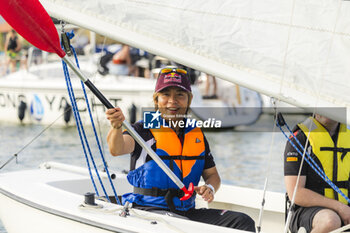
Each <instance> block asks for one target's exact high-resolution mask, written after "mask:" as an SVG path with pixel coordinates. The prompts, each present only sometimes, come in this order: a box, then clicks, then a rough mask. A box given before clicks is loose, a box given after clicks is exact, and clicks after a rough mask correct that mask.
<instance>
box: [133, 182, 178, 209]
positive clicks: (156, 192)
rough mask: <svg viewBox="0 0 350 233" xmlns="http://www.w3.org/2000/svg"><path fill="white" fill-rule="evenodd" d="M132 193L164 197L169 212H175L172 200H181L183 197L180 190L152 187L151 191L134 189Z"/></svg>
mask: <svg viewBox="0 0 350 233" xmlns="http://www.w3.org/2000/svg"><path fill="white" fill-rule="evenodd" d="M134 193H135V194H141V195H145V196H152V197H164V199H165V201H166V203H167V205H168V207H169V209H170V211H175V210H176V208H175V204H174V201H173V198H174V197H178V198H181V197H183V195H184V192H183V191H182V190H181V189H176V188H170V189H160V188H156V187H153V188H151V189H146V188H139V187H134Z"/></svg>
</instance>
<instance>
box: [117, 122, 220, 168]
mask: <svg viewBox="0 0 350 233" xmlns="http://www.w3.org/2000/svg"><path fill="white" fill-rule="evenodd" d="M132 127H133V128H134V129H135V131H136V132H137V133H138V134H139V135H140V136H141V137H142V138H143V140H145V142H146V143H147V144H148V145H149V146H151V148H152V149H153V150H154V151H156V143H155V139H154V137H153V134H152V132H151V131H150V130H149V129H144V128H143V122H141V121H139V122H136V123H135V124H133V125H132ZM123 134H129V132H128V131H124V132H123ZM129 135H130V134H129ZM203 136H204V145H205V155H204V156H205V157H204V169H208V168H212V167H214V166H215V162H214V158H213V155H212V154H211V152H210V148H209V143H208V141H207V139H206V137H205V135H203ZM180 141H181V143H183V136H182V137H180ZM149 160H152V158H151V157H150V156H149V155H147V153H146V151H145V150H144V149H143V148H142V147H141V146H140V144H138V143H137V142H136V141H135V149H134V151H133V152H131V159H130V170H134V169H135V168H137V167H138V166H139V165H142V164H143V163H145V162H148V161H149Z"/></svg>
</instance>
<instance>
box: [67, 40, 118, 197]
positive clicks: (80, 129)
mask: <svg viewBox="0 0 350 233" xmlns="http://www.w3.org/2000/svg"><path fill="white" fill-rule="evenodd" d="M66 35H67V36H68V37H70V38H71V37H72V34H66ZM70 49H72V52H73V54H74V56H75V60H76V63H77V66H78V68H80V67H79V62H78V59H77V56H76V53H75V50H74V48H73V47H72V46H70ZM62 65H63V70H64V75H65V80H66V84H67V90H68V94H69V98H70V101H71V103H72V108H73V113H74V118H75V120H76V123H77V130H78V133H79V137H80V141H81V144H82V147H83V151H84V155H85V159H86V163H87V166H88V170H89V174H90V179H91V181H92V184H93V186H94V189H95V192H96V195H97V196H100V195H99V192H98V189H97V187H96V184H95V181H94V178H93V175H92V172H91V166H90V162H89V157H88V156H87V154H86V148H87V150H88V152H89V156H90V159H91V162H92V164H93V166H94V169H95V172H96V175H97V177H98V180H99V183H100V185H101V188H102V190H103V192H104V194H105V196H106V198H107V199H108V201H109V202H110V199H109V196H108V194H107V192H106V189H105V187H104V185H103V182H102V180H101V177H100V175H99V171H98V169H97V166H96V163H95V161H94V158H93V156H92V153H91V149H90V146H89V143H88V140H87V137H86V134H85V130H84V127H83V124H82V121H81V118H80V114H79V110H78V107H77V104H76V101H75V96H74V90H73V87H72V84H71V80H70V76H69V72H68V68H67V64H66V63H65V62H64V61H62ZM81 84H82V86H83V90H84V95H85V100H86V104H87V108H88V110H89V115H90V120H92V115H91V109H90V106H89V102H88V98H87V95H86V91H85V88H84V84H83V83H82V82H81ZM91 123H92V126H93V130H94V134H95V138H96V142H97V145H98V147H99V151H100V155H101V158H102V160H103V164H104V167H105V171H106V172H107V175H108V179H109V181H110V184H111V187H112V189H113V192H114V195H115V197H116V198H115V199H116V201H117V203H118V204H120V201H119V199H118V195H117V193H116V191H115V188H114V185H113V182H112V180H111V177H110V174H109V171H108V168H107V165H106V161H105V159H104V156H103V153H102V150H101V146H100V143H99V139H98V136H97V133H96V129H95V125H94V123H93V120H92V121H91ZM84 142H85V143H84ZM85 144H86V148H85Z"/></svg>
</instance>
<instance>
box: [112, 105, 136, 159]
mask: <svg viewBox="0 0 350 233" xmlns="http://www.w3.org/2000/svg"><path fill="white" fill-rule="evenodd" d="M106 116H107V119H108V120H109V121H110V123H111V126H112V128H111V129H110V130H109V132H108V136H107V144H108V148H109V151H110V153H111V155H113V156H118V155H123V154H129V153H131V152H133V151H134V148H135V140H134V139H133V138H132V137H131V136H130V135H125V134H124V135H123V132H122V123H123V121H124V120H125V117H124V114H123V112H122V111H121V109H120V108H112V109H108V110H107V111H106Z"/></svg>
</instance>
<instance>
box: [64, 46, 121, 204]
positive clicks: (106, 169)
mask: <svg viewBox="0 0 350 233" xmlns="http://www.w3.org/2000/svg"><path fill="white" fill-rule="evenodd" d="M71 49H72V50H73V54H74V58H75V62H76V63H77V66H78V68H79V69H80V67H79V62H78V57H77V54H76V53H75V49H74V48H73V47H72V46H71ZM80 83H81V86H82V89H83V92H84V97H85V101H86V106H87V109H88V111H89V116H90V121H91V125H92V129H93V131H94V134H95V139H96V143H97V146H98V149H99V152H100V156H101V159H102V161H103V166H104V169H105V171H106V173H107V176H108V180H109V183H110V184H111V187H112V189H113V193H114V196H115V198H116V200H117V203H118V204H119V205H120V204H121V203H120V201H119V199H118V195H117V192H116V190H115V188H114V185H113V182H112V179H111V176H110V174H109V170H108V166H107V163H106V160H105V158H104V155H103V152H102V149H101V145H100V140H99V137H98V135H97V132H96V127H95V123H94V119H93V117H92V113H91V108H90V104H89V99H88V96H87V94H86V89H85V86H84V83H83V82H82V81H80ZM107 198H108V197H107Z"/></svg>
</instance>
